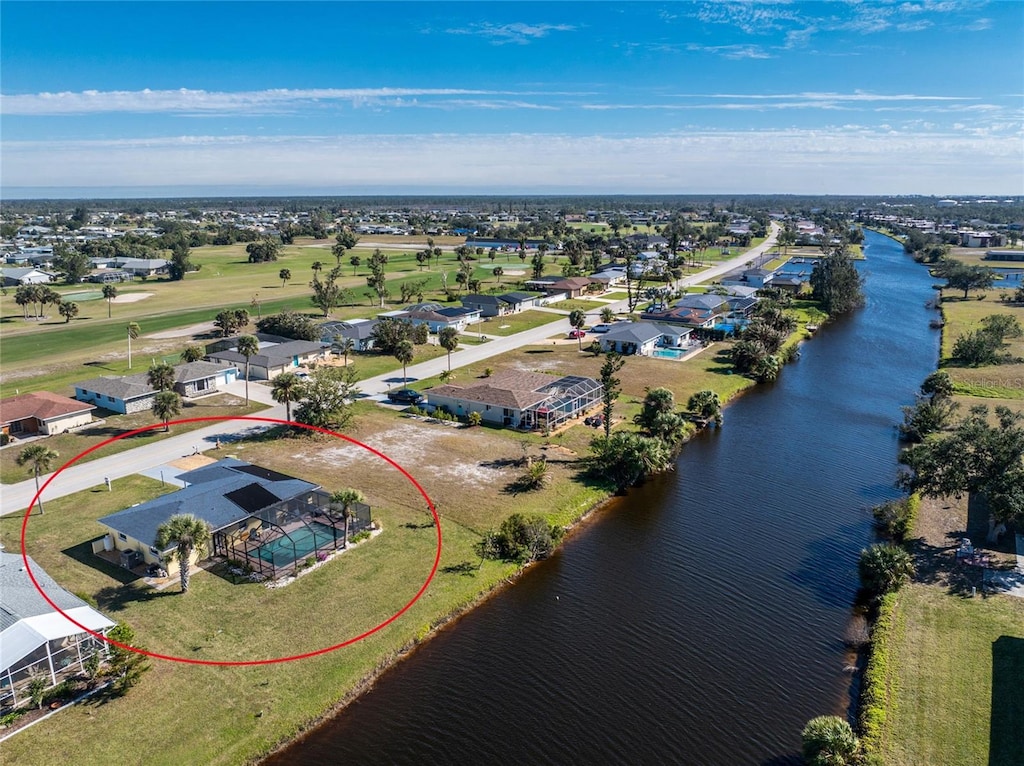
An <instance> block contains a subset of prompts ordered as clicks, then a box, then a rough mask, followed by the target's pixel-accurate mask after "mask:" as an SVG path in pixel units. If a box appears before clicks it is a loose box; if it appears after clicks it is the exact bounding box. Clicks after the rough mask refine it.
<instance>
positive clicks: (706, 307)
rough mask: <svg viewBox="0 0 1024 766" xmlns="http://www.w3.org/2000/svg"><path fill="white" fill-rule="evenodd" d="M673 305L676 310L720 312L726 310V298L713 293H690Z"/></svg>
mask: <svg viewBox="0 0 1024 766" xmlns="http://www.w3.org/2000/svg"><path fill="white" fill-rule="evenodd" d="M673 305H674V306H675V307H676V308H686V309H699V310H701V311H714V312H721V311H726V310H728V301H727V300H726V297H725V296H724V295H715V294H713V293H690V294H688V295H684V296H683V297H682V298H680V299H679V300H677V301H676V302H675V304H673Z"/></svg>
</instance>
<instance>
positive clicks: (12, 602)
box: [0, 551, 87, 630]
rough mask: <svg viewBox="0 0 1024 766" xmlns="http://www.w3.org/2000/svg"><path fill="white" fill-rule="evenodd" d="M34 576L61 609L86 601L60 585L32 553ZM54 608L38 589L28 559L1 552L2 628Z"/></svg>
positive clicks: (0, 592)
mask: <svg viewBox="0 0 1024 766" xmlns="http://www.w3.org/2000/svg"><path fill="white" fill-rule="evenodd" d="M29 561H30V562H31V567H32V575H33V576H34V577H35V578H36V582H38V583H39V586H40V587H41V588H42V589H43V590H44V591H46V595H47V596H49V597H50V598H51V599H52V600H53V603H55V604H56V605H57V606H59V607H60V608H61V609H74V608H75V607H79V606H87V604H86V603H85V602H84V601H82V599H80V598H78V596H75V595H73V594H71V593H68V592H67V591H66V590H64V589H63V588H62V587H60V586H59V585H58V584H57V583H56V582H55V581H54V579H53V578H52V577H50V575H48V574H46V572H44V571H43V569H42V567H40V566H39V565H38V564H37V563H36V562H35V560H34V559H33V558H32V557H31V556H29ZM52 611H53V607H52V606H50V605H49V604H48V603H46V600H45V599H44V598H43V597H42V595H40V593H39V591H37V590H36V589H35V586H33V585H32V581H31V580H30V579H29V576H28V572H27V571H25V562H24V561H23V560H22V558H21V554H20V553H11V552H10V551H0V630H4V629H6V628H9V627H10V626H11V625H14V624H15V623H17V622H18V621H19V620H22V619H24V618H26V617H35V616H36V615H40V614H49V613H50V612H52Z"/></svg>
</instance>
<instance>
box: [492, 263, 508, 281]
mask: <svg viewBox="0 0 1024 766" xmlns="http://www.w3.org/2000/svg"><path fill="white" fill-rule="evenodd" d="M491 273H492V274H494V276H495V277H496V278H497V279H498V284H499V285H500V284H501V276H502V275H503V274H504V273H505V269H503V268H501V266H495V267H494V268H493V269H491Z"/></svg>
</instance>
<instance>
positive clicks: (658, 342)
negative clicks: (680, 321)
mask: <svg viewBox="0 0 1024 766" xmlns="http://www.w3.org/2000/svg"><path fill="white" fill-rule="evenodd" d="M690 333H691V329H690V328H689V327H679V326H672V325H664V324H658V323H656V322H643V321H641V322H616V323H615V324H613V325H612V326H611V329H610V330H608V332H606V333H604V334H603V335H601V339H600V343H601V350H602V351H604V352H608V351H615V352H618V353H620V354H623V355H624V356H630V355H633V354H636V355H639V356H651V355H652V354H653V353H654V351H655V349H657V348H674V349H679V348H685V347H686V346H687V344H688V342H689V339H690Z"/></svg>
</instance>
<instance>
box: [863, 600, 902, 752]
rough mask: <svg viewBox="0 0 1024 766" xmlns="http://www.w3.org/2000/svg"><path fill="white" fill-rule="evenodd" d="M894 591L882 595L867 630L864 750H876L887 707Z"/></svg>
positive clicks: (894, 602)
mask: <svg viewBox="0 0 1024 766" xmlns="http://www.w3.org/2000/svg"><path fill="white" fill-rule="evenodd" d="M896 605H897V604H896V594H895V593H890V594H888V595H886V596H884V597H883V598H882V600H881V602H880V603H879V607H878V618H877V619H876V620H875V626H874V628H873V629H872V631H871V649H870V653H869V657H868V664H867V667H866V668H865V669H864V680H863V681H862V682H861V693H860V730H861V736H862V742H863V745H864V750H865V752H866V753H868V754H869V755H870V754H872V753H876V752H877V749H878V747H879V746H880V745H881V739H882V734H883V729H884V727H885V721H886V710H887V709H888V706H889V674H890V672H891V670H892V668H891V667H890V662H889V659H890V643H891V640H892V632H893V628H894V626H895V619H896V617H895V616H896Z"/></svg>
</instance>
